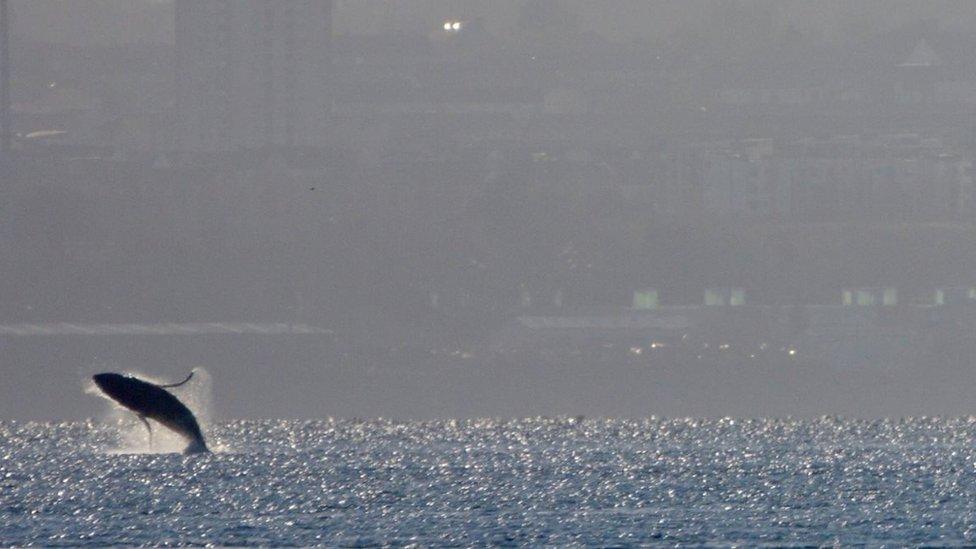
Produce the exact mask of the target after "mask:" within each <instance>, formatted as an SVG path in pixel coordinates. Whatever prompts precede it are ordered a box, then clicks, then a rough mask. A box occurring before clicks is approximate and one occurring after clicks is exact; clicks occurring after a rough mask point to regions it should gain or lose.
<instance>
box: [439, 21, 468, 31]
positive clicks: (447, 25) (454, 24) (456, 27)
mask: <svg viewBox="0 0 976 549" xmlns="http://www.w3.org/2000/svg"><path fill="white" fill-rule="evenodd" d="M462 26H464V24H463V23H461V22H460V21H457V20H454V19H452V20H449V21H444V32H450V33H455V32H461V27H462Z"/></svg>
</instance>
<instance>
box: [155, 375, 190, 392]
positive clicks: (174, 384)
mask: <svg viewBox="0 0 976 549" xmlns="http://www.w3.org/2000/svg"><path fill="white" fill-rule="evenodd" d="M192 377H193V372H192V371H191V372H190V375H188V376H186V379H184V380H183V381H181V382H179V383H170V384H169V385H160V386H159V387H161V388H163V389H169V388H171V387H179V386H180V385H183V384H184V383H186V382H187V381H190V378H192Z"/></svg>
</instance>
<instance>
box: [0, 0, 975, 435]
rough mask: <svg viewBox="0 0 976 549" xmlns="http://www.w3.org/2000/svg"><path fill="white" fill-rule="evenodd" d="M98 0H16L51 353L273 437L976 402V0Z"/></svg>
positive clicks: (28, 218) (28, 269) (21, 248)
mask: <svg viewBox="0 0 976 549" xmlns="http://www.w3.org/2000/svg"><path fill="white" fill-rule="evenodd" d="M882 4H883V5H884V6H885V8H884V9H882V7H881V6H882ZM80 5H81V4H80V3H70V4H65V3H63V2H53V1H52V2H47V1H41V2H37V3H25V2H22V1H19V0H10V1H9V6H10V8H11V12H12V14H13V17H12V23H13V24H12V26H11V31H12V39H11V51H10V53H11V61H12V63H11V65H12V67H13V70H12V75H13V77H12V79H11V92H12V94H11V98H12V101H11V108H10V113H11V119H12V125H11V130H12V137H13V147H12V148H11V150H10V151H9V155H7V158H6V160H5V162H4V165H3V166H2V169H3V177H4V183H5V187H4V189H3V190H4V192H5V193H6V201H5V202H4V205H3V210H2V211H3V213H4V215H3V217H2V224H0V227H2V228H3V230H2V231H0V250H3V251H4V253H6V255H7V256H8V257H14V258H17V260H16V261H11V262H9V263H8V264H6V265H5V269H6V271H5V273H4V276H3V277H0V292H2V293H3V295H4V299H3V300H0V334H4V335H3V337H5V338H7V339H9V340H11V341H15V342H16V344H17V346H18V348H19V349H20V350H19V351H18V352H19V353H22V355H21V356H22V357H24V358H22V359H19V360H22V361H24V362H30V363H34V362H38V361H40V362H46V363H49V364H51V365H52V366H51V367H52V368H55V367H56V366H57V365H60V364H62V361H63V360H65V359H64V357H63V356H62V358H56V357H54V358H52V357H50V356H49V355H48V358H46V359H44V358H38V357H44V356H45V353H64V354H65V356H67V355H72V354H76V353H80V355H81V356H79V357H74V358H71V359H70V361H71V363H72V365H71V368H70V372H69V371H67V370H60V375H63V376H65V375H67V376H69V377H70V376H77V374H78V372H87V371H88V370H90V369H93V368H96V367H100V366H102V365H105V364H108V365H111V366H112V368H118V369H123V368H124V367H126V366H127V363H128V362H130V361H136V362H139V363H148V364H150V365H151V366H152V368H153V369H159V370H160V371H161V373H166V374H168V375H172V376H178V375H180V374H182V373H183V372H184V371H185V370H186V369H187V363H186V362H187V361H189V360H192V361H195V364H194V365H201V366H207V365H208V364H209V365H211V366H212V367H213V371H212V373H213V375H214V377H215V378H218V379H219V378H221V377H224V378H226V377H227V376H230V377H231V378H233V379H235V380H236V381H235V382H234V383H230V384H226V385H221V384H217V385H216V386H215V391H216V393H217V396H218V399H219V400H224V401H225V404H224V405H223V407H222V409H223V410H226V411H228V413H230V414H231V415H235V416H240V415H248V414H257V415H260V414H265V413H270V414H278V415H287V416H296V415H297V416H302V415H306V414H307V415H315V414H322V413H333V411H335V412H334V413H340V412H342V411H346V412H348V413H356V414H362V415H369V414H370V413H374V414H379V413H383V414H393V415H397V414H405V415H409V416H411V417H444V416H466V415H471V414H474V415H483V414H492V413H495V412H496V411H498V410H501V409H502V408H503V407H505V409H506V410H508V411H509V412H508V413H515V414H544V413H568V412H567V411H566V410H567V408H566V407H567V406H569V407H570V408H573V407H575V408H578V413H584V414H642V413H649V411H648V410H645V409H644V408H643V406H644V403H645V401H646V402H650V403H652V408H653V409H652V410H651V411H653V412H654V413H658V412H657V411H658V410H660V413H683V414H692V415H694V414H696V413H708V414H715V413H722V411H723V410H732V411H735V412H736V413H743V414H753V413H760V414H761V413H776V414H782V413H791V410H792V411H794V412H797V413H799V412H800V411H803V413H810V414H816V413H820V412H823V411H824V410H827V411H831V410H832V411H834V412H840V411H844V412H845V413H846V412H850V413H863V414H871V413H884V411H885V410H887V409H894V410H905V411H908V410H925V409H926V408H925V407H926V406H930V407H933V408H939V409H946V410H962V409H965V407H966V406H967V404H966V402H967V401H966V397H965V395H964V394H962V393H961V392H952V391H950V393H949V394H952V395H954V396H952V397H951V398H947V399H945V400H944V401H941V402H940V403H939V404H935V401H934V400H932V399H926V398H925V397H924V395H931V394H936V393H938V391H940V390H946V387H947V386H949V387H951V389H952V390H957V389H959V388H961V387H963V385H961V384H959V383H953V382H957V381H959V380H960V379H964V378H965V376H966V375H967V374H966V372H967V370H966V356H967V353H968V352H969V351H970V349H971V344H970V339H971V338H970V337H969V331H968V330H969V326H970V320H971V319H972V318H973V315H974V309H973V307H972V305H973V304H974V303H976V274H974V273H976V245H974V244H973V243H974V242H976V180H974V175H976V169H974V166H976V130H974V127H976V126H974V125H973V123H972V117H971V116H970V115H971V114H972V113H974V112H976V61H974V59H973V58H972V56H971V55H970V52H971V51H972V48H974V47H976V18H974V17H973V14H971V13H970V10H969V8H968V6H967V5H966V4H965V3H961V2H945V3H940V4H939V6H938V9H932V8H931V4H927V3H918V2H898V3H895V4H891V3H874V2H866V3H858V4H849V3H846V2H822V3H808V2H788V3H776V2H768V1H758V0H757V1H749V2H745V1H743V2H732V3H728V2H706V1H701V2H697V1H696V2H634V3H631V2H622V3H614V4H612V5H611V6H609V7H604V5H603V4H594V3H586V2H559V1H548V2H513V3H509V4H504V5H500V7H499V5H498V4H487V3H484V2H421V1H416V2H400V3H392V4H391V3H388V2H368V3H359V2H339V1H337V2H327V1H322V0H301V1H298V0H283V1H280V2H265V1H260V0H241V1H238V2H230V3H213V2H200V1H191V0H180V1H178V2H131V3H118V2H112V1H108V0H106V1H95V0H93V1H92V2H91V3H86V4H84V6H85V7H87V8H89V10H87V11H86V10H81V9H80V8H78V7H77V6H80ZM208 326H211V327H213V326H224V327H226V326H231V327H235V326H251V328H248V329H237V328H233V329H231V328H227V329H226V330H224V331H219V330H218V331H217V332H213V331H212V330H214V329H216V328H207V327H208ZM269 327H270V328H269ZM222 330H223V329H222ZM263 330H269V331H268V332H267V333H264V332H263ZM82 334H88V335H87V336H83V335H82ZM152 334H155V335H152ZM262 334H263V335H262ZM181 338H186V339H181ZM44 342H54V343H56V344H51V343H44ZM208 349H222V351H221V352H216V351H214V352H213V353H212V354H211V353H209V352H208ZM11 356H13V355H11ZM275 356H279V357H284V358H281V360H282V361H283V363H282V364H280V365H279V364H278V363H277V360H278V359H277V358H275ZM27 357H33V358H27ZM137 357H138V358H137ZM235 364H240V366H235ZM593 364H601V365H603V366H601V368H603V367H606V368H610V369H611V370H613V369H614V368H616V370H613V371H615V372H617V375H616V376H611V377H612V380H611V381H612V383H610V386H613V387H616V388H617V389H618V390H619V391H621V394H622V395H623V394H626V395H628V396H626V397H623V396H621V397H619V398H614V397H613V396H612V391H609V390H607V391H604V392H587V388H588V387H589V386H588V384H587V383H588V382H587V381H586V380H587V379H589V378H588V377H587V376H588V375H590V374H589V372H590V371H591V369H592V368H593ZM652 366H653V367H660V368H663V369H660V370H658V369H654V368H653V367H652ZM561 368H568V369H569V370H567V371H573V372H575V373H574V374H573V375H568V376H562V377H560V376H559V375H558V372H559V371H560V369H561ZM238 370H240V371H238ZM512 371H515V372H518V376H516V378H514V379H521V380H523V381H524V382H525V383H524V387H522V388H518V389H516V388H513V387H511V386H509V385H505V384H501V385H500V384H499V382H498V379H499V376H502V377H504V376H506V375H509V373H510V372H512ZM769 371H774V372H776V374H777V376H779V377H777V376H767V375H765V374H764V372H766V373H768V372H769ZM892 371H894V372H898V373H897V375H896V374H891V375H894V376H895V377H894V378H893V379H895V380H896V381H895V389H893V391H896V392H898V391H901V393H899V394H901V395H902V396H901V397H900V398H899V399H898V400H897V401H896V402H892V401H891V400H890V399H885V398H882V397H883V395H875V396H873V397H871V398H867V397H864V396H863V395H862V394H861V393H860V392H859V390H860V389H859V388H862V387H864V386H867V385H870V383H872V380H873V379H875V378H876V377H877V376H878V375H882V373H884V372H889V373H890V372H892ZM18 372H19V373H18V375H20V374H24V375H26V373H25V372H29V370H25V371H18ZM269 372H281V373H282V375H278V376H276V377H275V379H276V380H277V381H278V382H279V383H280V384H278V385H272V386H269V387H268V388H267V389H268V390H267V391H266V392H265V393H264V394H266V395H267V398H259V397H258V396H257V395H255V394H252V393H253V390H254V388H255V387H256V386H257V384H259V383H260V382H259V381H258V380H259V379H260V378H261V376H262V375H265V374H267V373H269ZM287 372H291V373H293V374H294V375H295V376H298V377H297V378H292V377H290V376H289V375H286V373H287ZM506 372H509V373H506ZM932 372H938V374H935V373H932ZM884 375H888V374H884ZM553 376H555V377H557V378H559V379H560V383H556V382H555V381H554V377H553ZM836 376H841V377H842V378H843V379H845V380H846V381H847V382H848V385H849V387H851V390H850V391H846V392H845V391H834V392H833V393H832V394H833V395H834V396H835V398H834V400H832V401H830V402H832V404H830V405H829V406H827V405H826V404H825V402H827V401H825V400H823V399H811V398H808V397H807V396H806V395H807V394H809V391H806V390H805V389H804V384H805V385H806V386H808V387H809V386H817V387H824V390H825V391H830V390H833V389H829V388H828V387H830V384H831V383H833V381H831V380H835V379H837V377H836ZM298 378H301V379H306V380H307V381H308V384H309V387H317V388H319V389H320V390H323V391H338V392H339V393H341V394H334V395H333V396H334V398H331V399H324V400H323V399H319V398H318V396H317V394H313V393H311V392H310V393H304V392H303V393H300V394H293V395H290V396H291V397H292V398H274V397H273V395H279V396H282V395H286V394H289V391H290V387H291V386H292V385H291V384H292V383H293V381H294V379H298ZM19 379H21V381H20V383H23V384H30V383H32V382H31V381H30V379H24V378H19ZM330 379H341V380H343V381H342V383H337V384H332V383H330V382H329V380H330ZM634 380H639V381H634ZM801 380H802V381H803V383H800V381H801ZM632 381H634V382H633V383H631V382H632ZM235 383H236V384H235ZM608 383H609V382H608ZM547 384H548V385H549V386H550V387H551V388H552V390H551V391H546V390H545V389H544V387H546V386H547ZM696 384H697V385H696ZM825 384H826V385H825ZM691 386H701V387H704V388H703V389H702V391H704V393H705V394H709V395H712V397H710V398H693V397H692V396H689V393H688V392H687V390H688V389H687V388H688V387H691ZM341 387H346V388H347V389H348V390H343V389H341ZM451 387H453V388H454V390H453V391H452V390H450V388H451ZM676 387H678V388H682V387H683V388H684V389H681V391H685V392H681V391H678V392H672V391H671V389H674V388H676ZM756 387H763V389H762V391H763V392H765V393H768V394H769V398H768V399H759V400H751V399H749V398H745V396H746V395H748V394H750V392H751V391H752V390H754V389H755V388H756ZM523 389H524V390H523ZM914 389H917V391H915V390H914ZM239 393H240V394H247V395H249V396H250V397H251V398H249V399H247V400H239V399H234V395H235V394H239ZM471 394H484V395H489V394H490V395H492V396H491V397H490V398H488V397H485V398H484V399H482V400H480V401H479V400H477V399H472V398H468V397H466V396H465V395H471ZM648 395H651V396H648ZM682 395H684V396H682ZM27 397H28V398H29V400H28V401H24V400H22V399H23V398H25V397H24V396H23V395H21V396H18V397H17V398H18V399H20V400H15V399H10V400H8V401H7V402H9V403H11V404H9V409H4V413H11V414H13V413H17V414H21V413H24V414H26V413H28V411H30V413H37V414H41V415H43V417H51V415H50V414H53V415H54V416H55V417H56V416H57V413H58V411H57V407H56V406H54V405H47V406H42V405H41V404H40V403H39V402H38V401H37V399H36V398H33V397H32V395H29V394H28V395H27ZM51 397H52V398H58V395H51ZM17 403H19V404H17ZM503 403H504V404H503ZM573 403H575V404H573ZM571 404H572V405H571ZM886 407H890V408H886ZM83 408H84V404H80V403H75V404H72V410H75V409H83ZM750 410H756V411H750ZM371 411H372V412H371ZM574 413H576V412H574Z"/></svg>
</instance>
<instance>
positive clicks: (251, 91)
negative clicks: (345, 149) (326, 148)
mask: <svg viewBox="0 0 976 549" xmlns="http://www.w3.org/2000/svg"><path fill="white" fill-rule="evenodd" d="M175 10H176V11H175V29H176V79H177V82H176V83H177V94H178V98H177V103H178V104H177V113H178V116H177V119H178V120H176V128H175V132H174V138H175V143H174V146H175V149H176V150H177V151H201V152H211V153H212V152H232V151H239V150H247V149H258V148H293V147H317V146H321V143H322V141H323V140H324V138H325V135H326V132H327V129H328V123H327V121H328V114H329V112H330V95H329V91H328V90H329V77H330V74H331V70H330V69H331V65H332V53H331V35H332V0H233V1H228V0H222V1H212V0H176V4H175Z"/></svg>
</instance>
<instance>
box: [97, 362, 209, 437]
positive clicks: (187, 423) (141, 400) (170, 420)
mask: <svg viewBox="0 0 976 549" xmlns="http://www.w3.org/2000/svg"><path fill="white" fill-rule="evenodd" d="M191 377H193V374H192V373H190V375H189V376H188V377H187V378H186V379H184V380H183V381H181V382H179V383H173V384H170V385H156V384H155V383H149V382H148V381H143V380H141V379H138V378H135V377H132V376H124V375H122V374H114V373H104V374H96V375H94V376H92V380H93V381H94V382H95V385H97V386H98V388H99V389H101V390H102V392H104V393H105V394H106V395H108V396H109V397H110V398H111V399H112V400H114V401H115V402H118V403H119V404H121V405H122V406H124V407H126V408H128V409H130V410H132V411H133V412H135V413H136V414H137V415H138V416H139V419H140V420H141V421H142V422H143V423H144V424H145V425H146V428H147V429H149V436H150V440H151V437H152V428H151V427H150V426H149V421H148V420H149V419H151V420H154V421H158V422H159V423H161V424H163V425H164V426H165V427H167V428H169V429H170V430H172V431H173V432H175V433H176V434H178V435H180V436H181V437H183V438H185V439H186V440H187V441H188V442H189V443H190V444H189V446H187V447H186V449H185V450H183V453H184V454H196V453H200V452H209V451H210V450H209V449H207V444H206V442H204V440H203V432H201V431H200V425H199V424H198V423H197V418H196V417H194V416H193V412H191V411H190V409H189V408H187V407H186V405H184V404H183V403H182V402H180V401H179V399H177V398H176V397H175V396H173V395H172V393H170V392H169V391H167V390H166V388H169V387H179V386H180V385H183V384H184V383H186V382H187V381H190V378H191Z"/></svg>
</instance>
